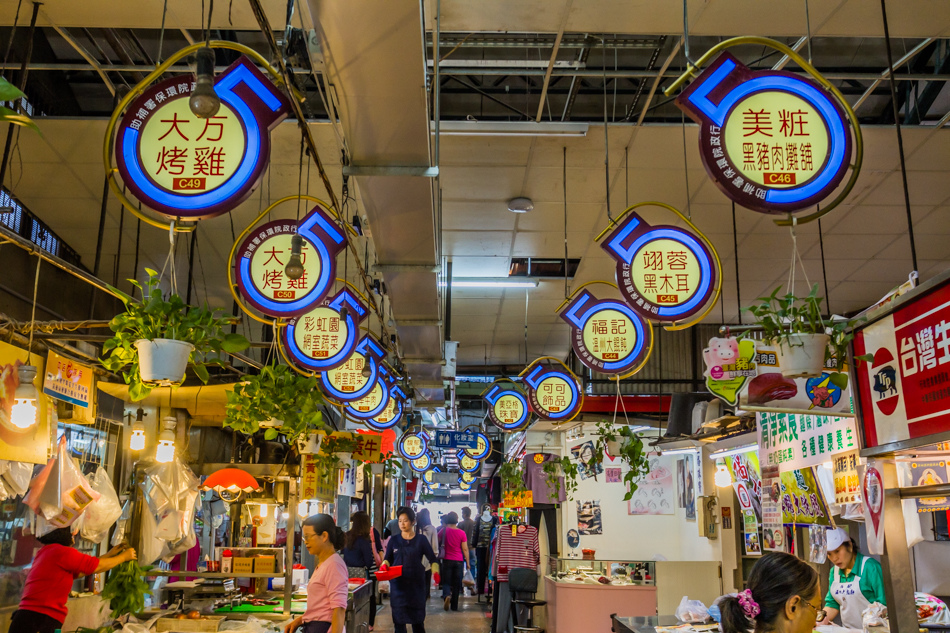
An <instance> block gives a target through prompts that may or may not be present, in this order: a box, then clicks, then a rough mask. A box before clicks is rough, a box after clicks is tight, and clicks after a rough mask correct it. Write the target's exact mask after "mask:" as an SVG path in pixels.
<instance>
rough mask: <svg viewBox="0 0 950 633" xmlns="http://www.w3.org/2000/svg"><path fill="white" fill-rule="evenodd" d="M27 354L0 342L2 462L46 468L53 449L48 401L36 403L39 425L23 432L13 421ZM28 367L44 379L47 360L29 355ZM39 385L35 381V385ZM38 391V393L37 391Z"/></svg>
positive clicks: (0, 453) (45, 398)
mask: <svg viewBox="0 0 950 633" xmlns="http://www.w3.org/2000/svg"><path fill="white" fill-rule="evenodd" d="M26 360H27V353H26V350H22V349H20V348H19V347H14V346H12V345H8V344H7V343H2V342H0V459H6V460H10V461H17V462H29V463H31V464H45V463H46V460H47V459H48V458H49V455H48V453H49V447H50V432H49V429H50V415H52V414H51V413H50V407H49V406H47V404H48V403H49V398H47V397H46V396H45V395H43V394H42V393H41V394H40V396H39V398H37V399H36V419H37V423H36V424H34V425H33V426H31V427H29V428H27V429H21V428H18V427H16V426H14V425H13V423H12V422H11V421H10V414H11V412H12V410H13V398H14V394H16V388H17V387H18V386H19V385H20V378H19V375H18V374H17V368H18V367H19V366H20V365H24V364H26ZM29 363H30V364H32V365H34V366H35V367H36V375H37V377H40V376H43V375H44V373H43V368H44V367H45V365H44V359H43V357H42V356H39V355H38V354H29ZM36 382H37V381H34V384H36ZM37 391H39V389H37Z"/></svg>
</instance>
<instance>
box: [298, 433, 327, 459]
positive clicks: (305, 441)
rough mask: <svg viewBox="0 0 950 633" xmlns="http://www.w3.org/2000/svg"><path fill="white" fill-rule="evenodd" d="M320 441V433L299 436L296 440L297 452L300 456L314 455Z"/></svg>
mask: <svg viewBox="0 0 950 633" xmlns="http://www.w3.org/2000/svg"><path fill="white" fill-rule="evenodd" d="M322 441H323V435H322V434H320V433H311V434H309V435H301V436H300V437H298V438H297V451H298V452H299V453H300V454H301V455H316V454H317V452H318V451H319V450H320V443H321V442H322Z"/></svg>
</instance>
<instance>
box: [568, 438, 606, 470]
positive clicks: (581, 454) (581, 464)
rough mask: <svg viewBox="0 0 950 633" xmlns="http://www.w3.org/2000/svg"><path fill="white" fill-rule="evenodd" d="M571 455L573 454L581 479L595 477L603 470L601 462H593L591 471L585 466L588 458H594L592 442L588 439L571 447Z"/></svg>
mask: <svg viewBox="0 0 950 633" xmlns="http://www.w3.org/2000/svg"><path fill="white" fill-rule="evenodd" d="M571 455H573V456H574V459H575V460H577V462H578V464H577V470H578V471H579V472H580V474H581V480H584V479H590V478H591V477H596V476H597V475H599V474H600V473H602V472H604V465H603V464H602V463H598V464H595V465H594V469H593V471H592V470H591V469H590V468H589V467H588V466H587V464H588V463H589V462H590V460H591V459H593V458H594V443H593V442H592V441H590V440H588V441H586V442H584V443H583V444H578V445H577V446H575V447H574V448H572V449H571Z"/></svg>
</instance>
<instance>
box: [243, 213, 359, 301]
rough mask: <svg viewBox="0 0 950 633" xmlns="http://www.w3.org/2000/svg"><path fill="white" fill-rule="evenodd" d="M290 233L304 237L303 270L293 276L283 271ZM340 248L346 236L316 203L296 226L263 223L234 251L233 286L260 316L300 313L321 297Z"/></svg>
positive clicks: (331, 277) (332, 275) (286, 222)
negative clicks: (296, 275)
mask: <svg viewBox="0 0 950 633" xmlns="http://www.w3.org/2000/svg"><path fill="white" fill-rule="evenodd" d="M294 234H297V235H299V236H300V237H302V238H303V244H302V246H301V253H300V261H301V264H303V274H302V275H301V276H300V277H299V278H298V279H291V278H290V277H288V276H287V274H286V272H285V268H286V266H287V263H288V262H289V261H290V255H291V248H292V244H291V242H292V240H293V236H294ZM344 248H346V237H345V236H344V235H343V233H342V231H341V230H340V228H339V227H338V226H337V224H336V222H335V221H334V220H333V218H332V217H331V216H330V214H329V213H328V212H326V211H325V210H324V209H322V208H321V206H320V205H315V206H314V207H313V209H311V211H310V213H308V214H307V215H306V216H305V217H303V218H301V219H300V222H299V225H298V223H297V222H294V221H293V220H275V221H274V222H268V223H266V224H262V225H261V226H259V227H257V228H256V229H254V230H252V231H251V232H250V233H248V235H247V237H246V238H245V239H244V242H243V243H242V244H241V245H240V247H239V248H238V249H237V250H235V251H234V261H233V262H232V265H233V266H234V272H235V279H236V281H237V285H238V290H239V291H240V293H241V296H242V297H244V299H246V300H247V302H248V303H250V304H251V305H252V306H254V307H255V308H257V309H258V310H260V311H261V312H263V313H264V314H267V315H270V316H274V317H286V316H294V315H299V314H303V313H305V312H307V311H308V310H310V308H311V307H313V306H315V305H318V304H319V303H320V302H321V301H323V300H324V299H325V298H326V296H327V293H328V292H329V290H330V287H331V285H332V284H333V280H334V278H335V276H336V256H337V255H338V254H339V253H340V252H341V251H342V250H343V249H344Z"/></svg>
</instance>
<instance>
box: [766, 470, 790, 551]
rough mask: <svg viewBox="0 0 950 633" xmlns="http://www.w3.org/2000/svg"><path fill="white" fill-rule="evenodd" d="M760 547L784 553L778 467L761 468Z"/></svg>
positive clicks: (780, 484) (783, 528) (783, 530)
mask: <svg viewBox="0 0 950 633" xmlns="http://www.w3.org/2000/svg"><path fill="white" fill-rule="evenodd" d="M762 547H763V548H764V549H765V550H767V551H770V552H784V551H786V543H785V526H784V525H783V524H782V482H781V479H780V477H779V472H778V466H763V467H762Z"/></svg>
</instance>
